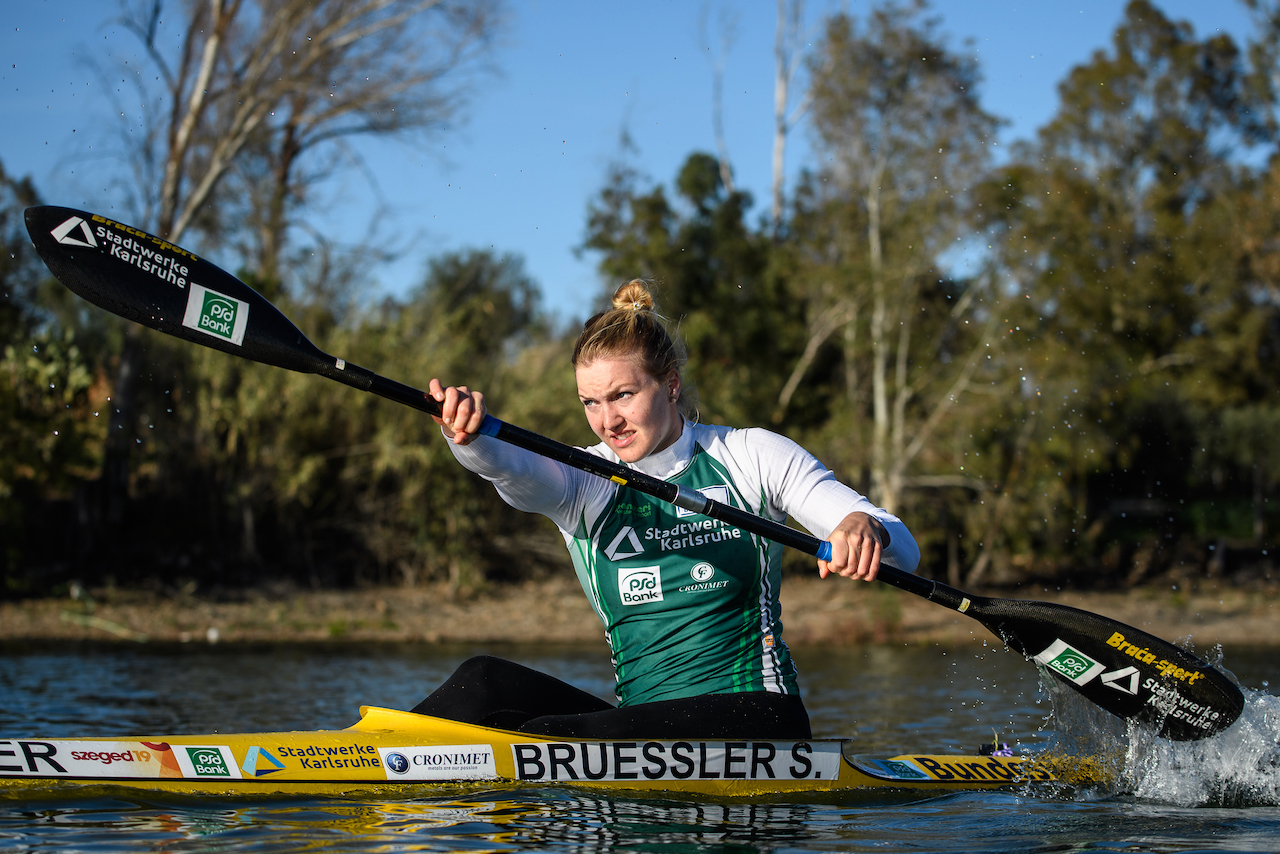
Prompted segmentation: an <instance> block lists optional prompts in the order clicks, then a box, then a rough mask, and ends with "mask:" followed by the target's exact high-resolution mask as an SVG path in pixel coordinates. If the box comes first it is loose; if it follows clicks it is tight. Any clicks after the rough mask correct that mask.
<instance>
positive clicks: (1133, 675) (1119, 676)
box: [1098, 667, 1138, 695]
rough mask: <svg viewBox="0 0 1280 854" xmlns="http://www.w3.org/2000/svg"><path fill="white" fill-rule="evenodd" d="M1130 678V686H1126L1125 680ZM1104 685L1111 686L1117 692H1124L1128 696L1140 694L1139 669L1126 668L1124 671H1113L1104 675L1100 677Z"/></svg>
mask: <svg viewBox="0 0 1280 854" xmlns="http://www.w3.org/2000/svg"><path fill="white" fill-rule="evenodd" d="M1126 676H1127V677H1128V684H1124V683H1123V680H1124V679H1125V677H1126ZM1098 679H1099V680H1100V681H1101V682H1102V684H1104V685H1110V686H1111V687H1112V688H1115V689H1116V690H1117V691H1123V692H1124V693H1126V694H1134V695H1136V694H1137V693H1138V668H1136V667H1126V668H1124V669H1123V670H1112V671H1111V672H1110V673H1104V674H1102V675H1101V676H1099V677H1098Z"/></svg>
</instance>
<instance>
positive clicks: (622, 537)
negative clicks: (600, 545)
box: [604, 525, 644, 560]
mask: <svg viewBox="0 0 1280 854" xmlns="http://www.w3.org/2000/svg"><path fill="white" fill-rule="evenodd" d="M627 549H630V551H627ZM604 553H605V556H606V557H608V558H609V560H625V559H626V558H629V557H635V556H636V555H638V554H644V547H643V546H641V545H640V538H639V537H637V536H636V530H635V528H632V527H631V526H630V525H627V526H626V527H625V528H623V529H622V530H621V531H619V532H618V536H616V537H614V538H613V542H612V543H609V547H608V548H607V549H605V550H604Z"/></svg>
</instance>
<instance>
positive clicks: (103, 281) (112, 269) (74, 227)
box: [26, 206, 367, 385]
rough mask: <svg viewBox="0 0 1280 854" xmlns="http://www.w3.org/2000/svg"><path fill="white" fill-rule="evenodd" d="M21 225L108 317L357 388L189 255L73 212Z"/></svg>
mask: <svg viewBox="0 0 1280 854" xmlns="http://www.w3.org/2000/svg"><path fill="white" fill-rule="evenodd" d="M26 222H27V232H28V233H29V234H30V235H31V242H32V243H34V244H35V247H36V251H37V252H38V253H40V257H41V258H42V259H43V260H44V262H45V264H46V265H48V267H49V269H50V270H51V271H52V272H53V275H54V276H56V277H57V279H58V281H60V282H62V284H64V285H66V286H67V287H68V288H70V289H71V290H72V291H74V292H75V293H77V294H79V295H80V296H82V297H84V298H85V299H87V300H88V301H89V302H91V303H94V304H95V305H98V306H101V307H102V308H105V309H106V310H107V311H109V312H111V313H113V314H118V315H120V316H121V317H125V318H128V319H129V320H135V321H137V322H138V323H141V324H142V325H143V326H149V327H151V328H152V329H156V330H159V331H160V332H163V333H165V334H167V335H173V336H176V337H178V338H184V339H186V340H187V341H191V342H192V343H195V344H201V345H203V346H205V347H212V348H213V349H215V350H222V351H223V352H226V353H231V354H233V355H236V356H242V357H244V358H246V359H252V360H253V361H255V362H262V363H264V364H267V365H274V366H276V367H280V368H287V369H289V370H291V371H301V372H303V373H310V374H314V373H318V374H324V375H325V376H329V377H331V378H333V379H337V380H339V381H343V382H347V383H348V384H353V385H354V384H358V383H356V382H352V380H353V379H356V378H354V377H345V376H343V375H342V374H343V371H342V367H343V366H344V365H343V363H342V362H341V361H340V360H336V359H334V358H333V357H331V356H328V355H326V354H325V353H323V352H321V351H320V350H319V349H318V348H317V347H316V346H315V345H313V344H312V343H311V342H310V341H309V340H307V337H306V336H305V335H303V334H302V333H301V332H300V331H299V330H298V328H297V327H296V326H294V325H293V323H291V322H290V321H289V319H288V318H287V317H285V316H284V315H283V314H281V313H280V311H279V310H278V309H277V308H276V307H275V306H273V305H272V304H271V303H270V302H268V301H267V300H266V298H264V297H263V296H262V295H261V294H259V293H258V292H257V291H255V290H253V288H251V287H249V286H248V285H246V284H245V283H244V282H241V281H240V280H239V279H237V278H236V277H234V276H232V275H231V274H230V273H227V272H226V271H224V270H222V269H220V268H218V267H217V266H215V265H214V264H211V263H210V262H208V261H206V260H204V259H203V258H198V257H196V255H195V254H193V253H191V252H189V251H187V250H186V249H183V248H181V247H179V246H174V245H173V244H172V243H169V242H168V241H165V240H161V239H160V238H158V237H155V236H153V235H150V234H147V233H146V232H145V231H140V230H138V229H136V228H133V227H131V226H128V225H125V224H124V223H120V222H116V221H114V220H110V219H107V218H106V217H103V216H100V215H98V214H92V213H87V212H85V211H78V210H73V209H71V208H61V207H52V206H42V207H33V208H27V210H26ZM365 384H366V385H367V383H365Z"/></svg>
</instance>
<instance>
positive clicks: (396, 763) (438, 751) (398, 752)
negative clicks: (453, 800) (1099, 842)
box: [378, 744, 498, 780]
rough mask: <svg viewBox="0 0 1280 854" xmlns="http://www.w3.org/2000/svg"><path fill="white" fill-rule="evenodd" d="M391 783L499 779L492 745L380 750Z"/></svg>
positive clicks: (442, 745)
mask: <svg viewBox="0 0 1280 854" xmlns="http://www.w3.org/2000/svg"><path fill="white" fill-rule="evenodd" d="M378 755H379V756H380V757H381V758H382V766H383V768H385V769H386V772H387V779H388V780H496V779H497V778H498V769H497V766H496V765H495V764H494V761H493V745H492V744H432V745H429V746H422V747H379V748H378Z"/></svg>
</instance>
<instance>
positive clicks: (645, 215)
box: [583, 153, 802, 424]
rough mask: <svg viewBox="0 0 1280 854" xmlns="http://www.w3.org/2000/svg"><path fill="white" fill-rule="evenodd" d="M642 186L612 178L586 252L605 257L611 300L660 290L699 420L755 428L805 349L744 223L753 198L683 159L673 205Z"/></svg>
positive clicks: (661, 192)
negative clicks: (629, 291) (642, 286)
mask: <svg viewBox="0 0 1280 854" xmlns="http://www.w3.org/2000/svg"><path fill="white" fill-rule="evenodd" d="M639 184H640V179H639V177H638V176H637V175H636V174H635V173H634V172H631V171H629V170H627V169H625V168H622V167H618V168H615V169H614V170H613V172H612V173H611V175H610V180H609V183H608V185H607V186H606V187H605V188H604V189H603V190H602V191H601V192H600V194H599V195H598V196H597V197H596V198H595V199H593V200H592V202H591V205H590V209H589V213H588V222H587V238H586V241H585V242H584V244H583V248H585V249H590V250H594V251H597V252H599V253H601V261H600V268H601V271H602V272H603V273H604V275H605V277H606V279H607V280H609V281H610V282H611V285H610V287H609V292H610V293H612V289H613V288H615V287H617V285H619V284H621V283H622V282H625V281H628V280H630V279H633V278H637V277H639V278H645V279H648V280H650V281H651V282H652V283H653V284H654V285H655V286H656V289H657V291H658V297H659V310H661V311H662V312H663V313H664V314H665V315H666V316H668V317H669V318H671V319H672V320H675V321H677V322H678V324H679V331H680V334H681V335H682V337H683V338H684V340H685V343H686V345H687V347H688V350H689V370H688V375H689V376H690V377H691V378H692V379H693V380H694V381H695V382H696V384H697V388H698V396H699V400H700V410H701V417H702V420H704V421H707V422H710V423H729V424H736V423H743V422H754V421H758V420H760V419H761V417H762V416H763V415H764V414H765V413H768V412H771V411H772V410H773V408H774V404H775V401H776V399H777V394H778V390H779V389H780V387H781V385H780V377H779V374H778V367H779V366H780V365H785V364H788V363H789V362H793V361H794V359H795V357H796V354H797V352H798V347H799V346H802V343H801V342H800V340H799V337H798V334H797V333H798V332H799V330H798V329H797V326H798V325H799V323H800V322H801V320H802V316H801V314H800V311H801V306H800V305H799V304H798V302H797V301H796V300H795V298H794V295H793V293H792V288H791V284H790V282H789V280H788V275H787V272H786V267H785V264H784V262H783V260H782V253H780V252H778V251H777V250H776V249H775V247H774V246H773V245H772V243H771V241H770V239H769V238H768V237H767V236H766V235H765V234H763V233H762V232H761V231H758V230H755V229H752V228H751V227H750V226H749V225H748V224H747V222H746V217H747V212H748V210H749V208H750V206H751V198H750V197H749V196H748V195H746V194H744V193H741V192H735V193H727V192H725V189H724V185H723V183H722V182H721V179H720V171H719V165H718V163H717V161H716V159H715V158H714V157H712V156H711V155H710V154H705V153H695V154H692V155H690V156H689V158H688V159H687V160H686V161H685V163H684V165H683V166H682V167H681V169H680V173H679V175H678V176H677V177H676V181H675V186H676V190H677V193H678V195H677V197H676V198H675V199H670V198H668V196H667V191H666V189H665V188H664V187H663V186H662V185H656V186H651V187H647V188H644V187H640V186H639Z"/></svg>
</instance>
